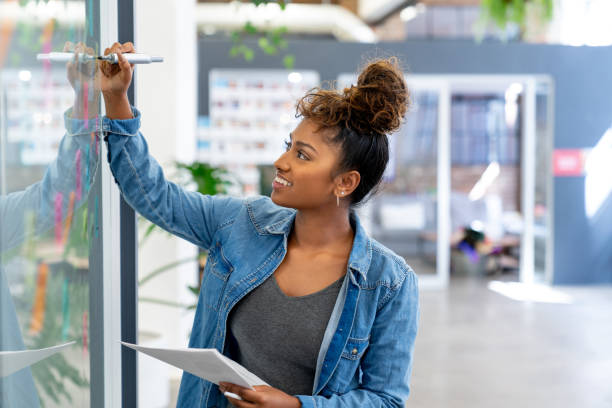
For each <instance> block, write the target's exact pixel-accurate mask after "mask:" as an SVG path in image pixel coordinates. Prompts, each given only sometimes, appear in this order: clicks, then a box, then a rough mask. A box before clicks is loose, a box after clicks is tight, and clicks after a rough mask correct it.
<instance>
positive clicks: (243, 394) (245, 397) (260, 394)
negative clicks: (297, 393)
mask: <svg viewBox="0 0 612 408" xmlns="http://www.w3.org/2000/svg"><path fill="white" fill-rule="evenodd" d="M219 389H220V390H221V392H223V393H226V392H228V393H232V394H236V395H238V396H239V397H240V398H242V401H240V400H238V399H235V398H232V397H231V396H227V395H226V398H227V399H228V401H229V402H230V403H231V404H232V405H234V406H235V407H238V408H299V407H301V406H302V404H301V403H300V400H299V399H297V398H296V397H294V396H292V395H289V394H286V393H284V392H282V391H281V390H279V389H276V388H273V387H269V386H267V385H257V386H255V391H253V390H250V389H248V388H244V387H241V386H239V385H236V384H229V383H220V384H219Z"/></svg>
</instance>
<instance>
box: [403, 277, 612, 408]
mask: <svg viewBox="0 0 612 408" xmlns="http://www.w3.org/2000/svg"><path fill="white" fill-rule="evenodd" d="M553 289H555V290H557V291H559V292H562V293H563V294H565V295H569V296H570V297H571V298H572V299H573V303H572V304H551V303H539V302H538V303H536V302H519V301H516V300H512V299H509V298H508V297H506V296H502V295H500V294H498V293H496V292H493V291H491V290H489V289H488V282H487V281H486V280H483V279H468V278H464V279H460V280H458V279H454V280H452V282H451V285H450V287H449V289H448V290H446V291H423V292H422V293H421V309H422V310H421V324H420V331H419V334H418V336H417V343H416V346H415V364H414V370H413V378H412V393H411V396H410V398H409V400H408V404H407V406H408V407H423V408H425V407H427V408H442V407H444V408H448V407H452V408H462V407H466V408H467V407H469V408H480V407H482V408H485V407H486V408H491V407H495V408H503V407H521V408H528V407H555V408H566V407H567V408H569V407H580V408H587V407H589V408H599V407H601V408H604V407H606V408H610V407H612V287H603V288H602V287H592V288H584V287H582V288H575V287H554V288H553Z"/></svg>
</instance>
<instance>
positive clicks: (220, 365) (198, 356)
mask: <svg viewBox="0 0 612 408" xmlns="http://www.w3.org/2000/svg"><path fill="white" fill-rule="evenodd" d="M121 344H123V345H124V346H126V347H129V348H131V349H134V350H137V351H140V352H141V353H144V354H147V355H149V356H151V357H154V358H156V359H158V360H161V361H163V362H165V363H168V364H170V365H173V366H175V367H178V368H180V369H181V370H184V371H187V372H188V373H191V374H193V375H195V376H198V377H200V378H203V379H205V380H207V381H210V382H212V383H214V384H217V385H218V384H219V382H228V383H232V384H236V385H240V386H242V387H245V388H250V389H253V386H255V385H268V384H266V382H264V381H263V380H262V379H261V378H259V377H257V376H256V375H255V374H253V373H251V372H250V371H249V370H247V369H246V368H244V367H243V366H241V365H240V364H238V363H237V362H235V361H232V360H231V359H229V358H227V357H225V356H224V355H223V354H221V353H219V351H217V349H197V348H178V349H167V348H153V347H143V346H138V345H136V344H130V343H125V342H123V341H122V342H121Z"/></svg>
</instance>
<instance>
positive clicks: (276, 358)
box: [229, 274, 344, 395]
mask: <svg viewBox="0 0 612 408" xmlns="http://www.w3.org/2000/svg"><path fill="white" fill-rule="evenodd" d="M343 279H344V277H342V278H340V279H338V280H337V281H336V282H334V283H332V284H331V285H330V286H328V287H326V288H324V289H322V290H320V291H319V292H315V293H312V294H309V295H306V296H298V297H291V296H287V295H285V293H283V291H282V290H281V289H280V287H279V286H278V283H277V282H276V278H275V277H274V274H272V275H271V276H270V277H269V278H268V279H266V280H265V281H264V282H263V283H262V284H261V285H260V286H258V287H257V288H255V289H254V290H253V291H252V292H251V293H249V294H248V295H246V296H245V297H244V298H243V299H241V300H240V302H238V304H237V305H236V306H235V307H234V309H233V310H232V312H231V313H230V317H229V329H230V336H229V339H230V345H229V347H230V353H231V355H232V357H233V359H234V360H235V361H237V362H238V363H240V364H242V365H243V366H244V367H246V368H247V369H248V370H249V371H251V372H252V373H254V374H255V375H257V376H258V377H259V378H261V379H262V380H264V381H265V382H267V383H268V384H270V385H271V386H272V387H274V388H278V389H280V390H282V391H284V392H286V393H287V394H290V395H312V389H313V386H314V376H315V370H316V365H317V358H318V356H319V349H320V347H321V342H322V340H323V335H324V334H325V329H326V328H327V323H328V322H329V318H330V316H331V313H332V311H333V309H334V305H335V303H336V298H337V297H338V293H339V291H340V287H341V286H342V282H343Z"/></svg>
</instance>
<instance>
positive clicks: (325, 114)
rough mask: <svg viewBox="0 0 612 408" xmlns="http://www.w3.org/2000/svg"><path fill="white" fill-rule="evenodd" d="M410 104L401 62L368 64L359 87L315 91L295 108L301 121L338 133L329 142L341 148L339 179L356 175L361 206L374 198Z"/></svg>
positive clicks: (353, 199)
mask: <svg viewBox="0 0 612 408" xmlns="http://www.w3.org/2000/svg"><path fill="white" fill-rule="evenodd" d="M409 104H410V94H409V92H408V87H407V85H406V81H405V80H404V74H403V72H402V70H401V69H400V66H399V62H398V59H397V58H396V57H391V58H387V59H378V60H374V61H372V62H370V63H369V64H367V65H366V67H365V68H364V69H363V70H362V71H361V74H359V78H358V79H357V85H356V86H355V85H353V86H351V87H350V88H345V89H344V90H343V91H339V90H335V89H329V90H328V89H321V88H314V89H312V90H310V91H309V92H308V93H307V94H306V95H305V96H304V97H303V98H302V99H300V100H299V101H298V104H297V113H296V116H297V117H303V118H304V119H309V120H311V121H313V122H314V123H315V124H317V125H318V126H319V130H322V129H334V130H336V129H337V132H335V134H334V136H333V137H331V138H330V140H329V141H330V142H331V143H334V144H338V145H340V146H341V151H342V154H341V157H340V161H339V165H338V173H342V172H345V171H350V170H356V171H358V172H359V174H360V175H361V181H360V183H359V186H358V187H357V188H356V189H355V191H353V193H352V194H351V196H350V198H351V204H352V205H357V204H359V203H361V202H362V201H363V199H364V198H365V197H366V196H368V194H371V193H373V192H375V190H376V187H377V186H378V185H379V184H380V181H381V179H382V176H383V173H384V172H385V168H386V167H387V163H388V161H389V140H388V139H387V135H388V134H390V133H393V132H395V131H396V130H398V129H399V127H400V126H401V123H402V119H403V117H404V115H405V114H406V111H407V109H408V106H409Z"/></svg>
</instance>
